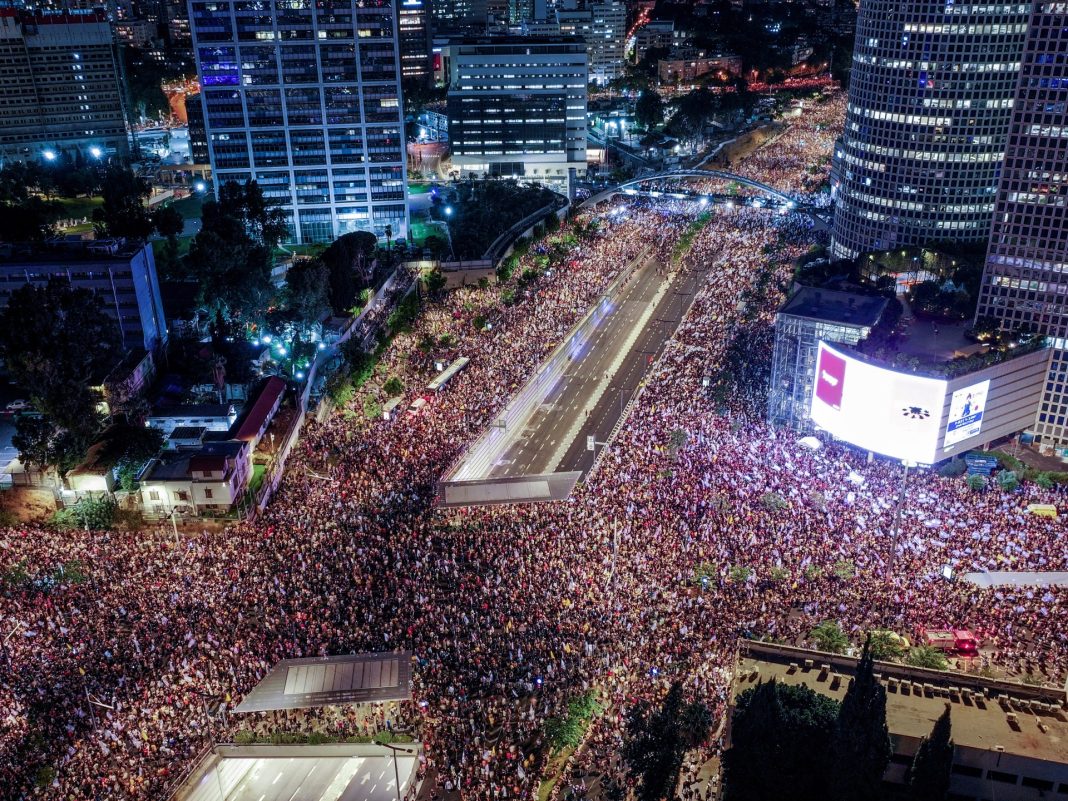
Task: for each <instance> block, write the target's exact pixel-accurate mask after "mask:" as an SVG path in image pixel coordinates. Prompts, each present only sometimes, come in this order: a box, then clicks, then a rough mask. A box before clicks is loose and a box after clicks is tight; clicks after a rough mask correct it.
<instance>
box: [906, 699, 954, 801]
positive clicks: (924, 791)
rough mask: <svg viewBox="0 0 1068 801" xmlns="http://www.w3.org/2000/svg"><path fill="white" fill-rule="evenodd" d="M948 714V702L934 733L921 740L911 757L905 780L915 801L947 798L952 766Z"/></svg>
mask: <svg viewBox="0 0 1068 801" xmlns="http://www.w3.org/2000/svg"><path fill="white" fill-rule="evenodd" d="M949 715H950V707H949V704H946V708H945V709H944V710H943V712H942V714H941V715H940V716H939V717H938V720H936V721H935V724H934V728H933V729H931V733H930V734H929V735H927V736H926V737H924V738H923V739H922V740H920V747H919V748H918V749H917V750H916V756H914V757H913V758H912V765H910V766H909V771H908V775H907V777H906V781H907V782H908V786H909V796H910V797H911V798H912V799H913V801H945V799H946V797H947V796H948V795H949V779H950V770H951V769H952V767H953V739H952V728H951V724H950V720H949Z"/></svg>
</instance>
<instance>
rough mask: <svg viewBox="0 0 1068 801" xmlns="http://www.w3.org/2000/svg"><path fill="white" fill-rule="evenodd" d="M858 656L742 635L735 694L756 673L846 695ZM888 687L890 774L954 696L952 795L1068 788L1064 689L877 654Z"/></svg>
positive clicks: (892, 777)
mask: <svg viewBox="0 0 1068 801" xmlns="http://www.w3.org/2000/svg"><path fill="white" fill-rule="evenodd" d="M855 669H856V660H855V659H852V658H849V657H844V656H837V655H834V654H826V653H821V652H818V651H808V650H804V649H801V648H791V647H789V646H781V645H771V644H768V643H757V642H744V643H743V645H742V649H741V653H740V655H739V660H738V663H737V665H736V668H735V678H734V686H733V691H732V693H731V697H732V699H733V698H734V697H736V696H737V695H738V694H739V693H741V692H744V691H745V690H747V689H749V688H750V687H753V686H755V685H756V684H757V683H758V682H761V681H768V680H771V679H774V680H775V681H779V682H782V683H784V684H791V685H806V686H808V687H809V688H810V689H813V690H815V691H817V692H819V693H821V694H823V695H826V696H829V697H831V698H834V699H835V700H838V701H841V700H842V698H843V697H844V696H845V692H846V689H847V688H848V686H849V680H850V677H851V676H852V673H853V672H854V671H855ZM875 672H876V677H877V678H878V680H879V681H880V682H881V683H882V684H883V685H884V686H885V687H886V690H887V704H886V722H887V726H888V727H889V729H890V739H891V742H892V743H893V745H894V755H893V757H892V758H891V762H890V765H889V767H888V768H887V771H886V774H885V776H884V780H885V781H887V782H891V783H894V784H900V783H903V782H904V777H905V770H906V768H907V766H908V765H909V764H911V762H912V757H913V756H914V755H915V753H916V749H917V747H918V746H919V742H920V739H921V738H922V737H925V736H927V735H928V734H930V732H931V727H932V726H933V725H934V722H935V720H936V719H937V718H938V716H939V715H941V714H942V711H943V710H944V709H945V707H946V704H947V703H948V704H949V705H950V710H951V712H950V714H951V719H952V723H953V740H954V743H955V744H956V750H955V753H954V759H953V772H952V784H951V792H952V793H954V794H955V795H953V796H951V797H954V798H959V799H962V801H963V799H991V798H996V799H998V801H1016V799H1035V798H1039V797H1041V794H1040V792H1038V791H1044V792H1047V793H1053V792H1057V791H1059V792H1061V793H1065V792H1068V716H1066V711H1068V703H1066V699H1065V693H1064V691H1063V690H1061V689H1059V688H1049V687H1036V686H1031V685H1023V684H1016V683H1014V682H1008V681H996V680H991V679H984V678H981V677H979V676H975V675H967V674H962V673H954V672H946V671H939V670H927V669H923V668H913V667H908V666H904V665H898V664H893V663H888V662H877V663H876V666H875Z"/></svg>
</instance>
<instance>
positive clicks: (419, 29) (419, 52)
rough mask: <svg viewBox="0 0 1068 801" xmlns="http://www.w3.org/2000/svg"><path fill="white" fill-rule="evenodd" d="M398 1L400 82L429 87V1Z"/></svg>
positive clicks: (430, 68) (431, 75)
mask: <svg viewBox="0 0 1068 801" xmlns="http://www.w3.org/2000/svg"><path fill="white" fill-rule="evenodd" d="M399 1H400V6H399V8H398V13H397V31H398V34H399V36H400V61H401V78H403V79H404V80H405V81H410V82H413V83H418V84H423V85H429V83H430V79H431V78H432V77H433V75H434V70H433V66H432V65H431V61H430V0H399Z"/></svg>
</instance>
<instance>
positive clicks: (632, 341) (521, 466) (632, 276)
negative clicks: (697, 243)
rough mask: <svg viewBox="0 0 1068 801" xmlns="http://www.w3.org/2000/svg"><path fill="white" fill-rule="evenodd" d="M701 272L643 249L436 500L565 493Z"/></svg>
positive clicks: (511, 499) (677, 318) (449, 502)
mask: <svg viewBox="0 0 1068 801" xmlns="http://www.w3.org/2000/svg"><path fill="white" fill-rule="evenodd" d="M702 276H703V273H702V272H698V271H693V270H687V271H672V270H671V269H669V268H668V267H667V266H665V265H662V264H660V263H658V262H657V261H656V260H655V259H653V258H651V257H650V256H649V255H648V254H646V255H644V256H642V257H640V258H639V259H638V260H636V262H635V263H633V264H632V265H630V266H629V267H628V268H627V269H626V270H624V272H623V273H621V275H620V276H619V277H618V278H617V279H616V280H615V281H614V282H613V283H612V285H610V286H609V288H608V289H607V290H606V292H605V293H604V294H603V295H602V296H601V297H600V298H599V299H598V300H597V302H596V303H595V304H594V305H593V306H592V307H591V309H590V311H589V313H588V314H587V315H586V317H585V318H584V319H583V320H582V321H580V322H579V323H578V324H577V325H576V326H575V327H574V328H573V329H572V330H571V331H570V332H569V333H568V336H567V338H566V339H565V340H564V342H562V343H561V344H560V346H559V347H558V348H557V349H556V351H554V353H553V354H552V355H550V356H549V357H548V358H547V359H546V360H545V362H543V363H542V365H541V366H540V367H539V368H538V371H537V373H535V375H534V376H532V377H531V379H530V380H529V381H528V382H527V383H526V384H525V385H524V387H523V388H522V389H521V390H520V391H519V392H518V393H517V394H516V396H515V397H514V398H513V399H512V401H510V402H509V404H508V406H506V407H505V409H504V411H503V412H502V413H501V414H500V415H499V416H498V417H497V419H496V420H495V421H494V422H493V423H492V424H491V426H490V428H489V429H488V430H487V431H486V432H485V433H484V434H483V435H482V436H481V437H480V438H479V439H478V440H476V441H475V442H474V443H473V444H472V445H471V447H470V448H468V450H467V451H466V453H465V454H464V456H463V457H462V458H461V460H460V461H459V463H458V464H457V465H456V466H455V467H454V468H453V469H452V470H450V471H449V473H447V474H446V476H445V477H444V478H443V479H442V481H441V482H440V483H439V487H438V499H437V502H438V505H440V506H468V505H485V504H492V503H518V502H528V501H550V500H561V499H563V498H565V497H567V495H568V494H569V493H570V492H571V490H572V488H573V487H574V485H575V483H576V482H577V481H578V479H579V478H580V477H581V476H582V475H583V474H584V473H586V472H587V471H589V469H590V468H591V467H592V466H593V464H594V460H595V457H596V455H597V452H598V451H600V449H601V448H602V447H603V443H605V442H606V441H608V439H609V437H610V436H611V434H612V431H613V429H614V428H615V427H616V425H617V424H618V423H619V422H620V420H621V419H622V418H623V417H624V415H625V412H626V408H627V404H628V403H629V402H630V401H631V400H632V399H633V398H634V396H635V393H636V392H637V390H638V388H639V386H640V384H641V382H642V381H643V379H644V377H645V374H646V372H647V370H648V369H649V367H650V365H651V364H652V363H653V361H654V360H655V357H656V355H657V353H658V352H659V350H660V349H661V347H663V345H664V343H665V342H667V341H668V339H670V338H671V336H672V334H673V333H674V332H675V329H676V328H677V327H678V324H679V322H681V320H682V319H683V317H684V316H685V315H686V312H687V311H688V310H689V307H690V305H691V304H692V302H693V298H694V293H695V292H696V290H697V288H698V286H699V284H700V281H701V279H702ZM591 440H592V442H593V443H594V448H595V449H594V450H590V449H589V444H590V442H591Z"/></svg>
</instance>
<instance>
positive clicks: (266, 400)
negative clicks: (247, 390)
mask: <svg viewBox="0 0 1068 801" xmlns="http://www.w3.org/2000/svg"><path fill="white" fill-rule="evenodd" d="M285 391H286V382H285V381H283V380H282V379H281V378H279V377H278V376H276V375H273V376H271V377H270V378H268V379H267V381H265V382H264V384H263V386H262V387H261V388H260V392H259V395H257V396H256V400H255V401H253V403H252V404H251V407H250V408H249V411H248V414H247V415H245V419H244V420H243V421H242V422H241V425H240V426H238V429H237V433H236V434H234V439H240V440H252V439H255V438H256V437H257V436H258V435H259V433H260V430H261V429H262V428H263V426H264V424H265V423H266V422H267V420H268V418H269V417H270V416H271V413H272V412H273V411H274V409H275V406H276V405H277V404H278V402H279V400H280V399H281V397H282V395H283V394H284V393H285ZM248 406H249V405H248V404H246V407H248Z"/></svg>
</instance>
